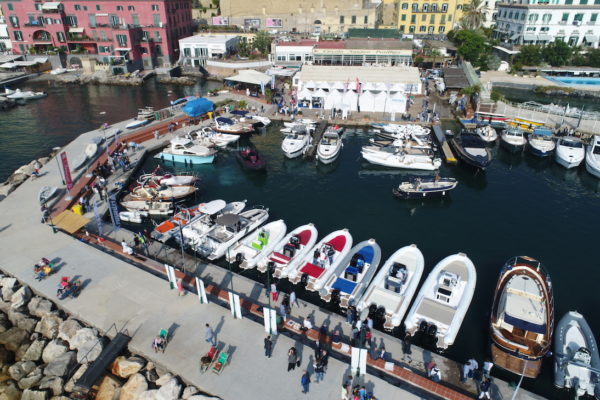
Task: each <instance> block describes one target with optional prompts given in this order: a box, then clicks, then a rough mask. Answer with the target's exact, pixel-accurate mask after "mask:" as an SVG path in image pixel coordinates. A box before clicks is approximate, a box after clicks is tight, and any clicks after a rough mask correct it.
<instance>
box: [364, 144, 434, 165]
mask: <svg viewBox="0 0 600 400" xmlns="http://www.w3.org/2000/svg"><path fill="white" fill-rule="evenodd" d="M361 154H362V156H363V158H364V159H365V160H367V161H368V162H370V163H372V164H377V165H383V166H385V167H392V168H403V169H415V170H423V171H435V170H437V169H439V168H440V166H441V165H442V160H440V159H439V158H434V156H433V153H432V152H431V150H429V149H406V150H405V149H401V148H398V147H395V146H386V147H378V146H363V147H362V150H361Z"/></svg>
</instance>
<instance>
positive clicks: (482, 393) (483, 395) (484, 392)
mask: <svg viewBox="0 0 600 400" xmlns="http://www.w3.org/2000/svg"><path fill="white" fill-rule="evenodd" d="M491 386H492V383H491V381H490V379H489V378H483V381H481V384H480V385H479V397H478V399H488V400H490V399H491V397H490V387H491Z"/></svg>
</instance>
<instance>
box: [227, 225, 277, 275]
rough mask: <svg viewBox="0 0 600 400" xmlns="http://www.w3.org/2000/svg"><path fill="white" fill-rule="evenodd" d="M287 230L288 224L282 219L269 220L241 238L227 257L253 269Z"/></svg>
mask: <svg viewBox="0 0 600 400" xmlns="http://www.w3.org/2000/svg"><path fill="white" fill-rule="evenodd" d="M286 232H287V226H286V225H285V222H283V220H282V219H280V220H277V221H273V222H269V223H268V224H266V225H264V226H262V227H260V228H259V229H257V230H256V231H254V232H252V233H251V234H249V235H248V236H246V237H245V238H243V239H242V240H240V242H239V243H238V244H237V245H235V246H233V247H232V248H231V249H230V250H229V251H228V252H227V255H226V257H225V258H226V260H227V261H229V262H233V261H235V262H236V263H238V265H239V267H240V268H241V269H252V268H254V267H255V266H256V263H257V262H258V261H260V259H261V258H262V257H264V256H266V255H267V254H271V252H272V251H273V249H274V248H275V247H276V246H277V244H278V243H279V242H280V241H281V239H283V237H284V236H285V233H286Z"/></svg>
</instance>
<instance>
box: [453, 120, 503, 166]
mask: <svg viewBox="0 0 600 400" xmlns="http://www.w3.org/2000/svg"><path fill="white" fill-rule="evenodd" d="M450 144H451V145H452V147H453V148H454V150H456V155H457V156H458V158H460V159H461V160H462V161H463V162H464V163H465V164H468V165H470V166H472V167H475V168H479V169H481V170H485V169H486V168H487V167H489V165H490V164H491V163H492V160H493V155H492V151H491V150H490V149H489V148H488V147H487V146H486V145H485V142H484V141H483V140H482V139H481V137H479V135H475V134H473V133H470V132H468V131H464V130H463V131H462V132H461V133H460V135H456V136H454V137H453V138H452V139H451V140H450Z"/></svg>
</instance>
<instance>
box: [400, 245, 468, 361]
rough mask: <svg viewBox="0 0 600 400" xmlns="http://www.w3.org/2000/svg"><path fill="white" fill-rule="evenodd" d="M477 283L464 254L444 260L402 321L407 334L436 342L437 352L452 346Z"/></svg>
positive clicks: (427, 280) (429, 277)
mask: <svg viewBox="0 0 600 400" xmlns="http://www.w3.org/2000/svg"><path fill="white" fill-rule="evenodd" d="M476 281H477V273H476V271H475V265H473V262H472V261H471V260H470V259H469V258H468V257H467V256H466V255H465V254H463V253H458V254H454V255H451V256H448V257H446V258H444V259H443V260H442V261H440V262H439V263H438V264H437V265H436V266H435V268H433V271H431V273H430V274H429V276H428V277H427V279H426V280H425V283H424V284H423V286H422V287H421V290H420V291H419V293H418V294H417V298H416V299H415V302H414V303H413V305H412V307H411V308H410V311H409V312H408V315H407V316H406V320H405V321H404V325H405V326H406V331H407V332H409V333H410V334H411V335H413V334H415V333H416V332H417V331H419V332H421V333H424V334H427V335H429V336H431V337H434V338H436V339H437V347H438V348H440V349H446V348H448V346H451V345H452V344H453V343H454V340H455V339H456V335H457V334H458V331H459V329H460V326H461V325H462V322H463V319H464V317H465V314H466V313H467V310H468V309H469V305H470V304H471V299H472V298H473V292H474V291H475V283H476Z"/></svg>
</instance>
